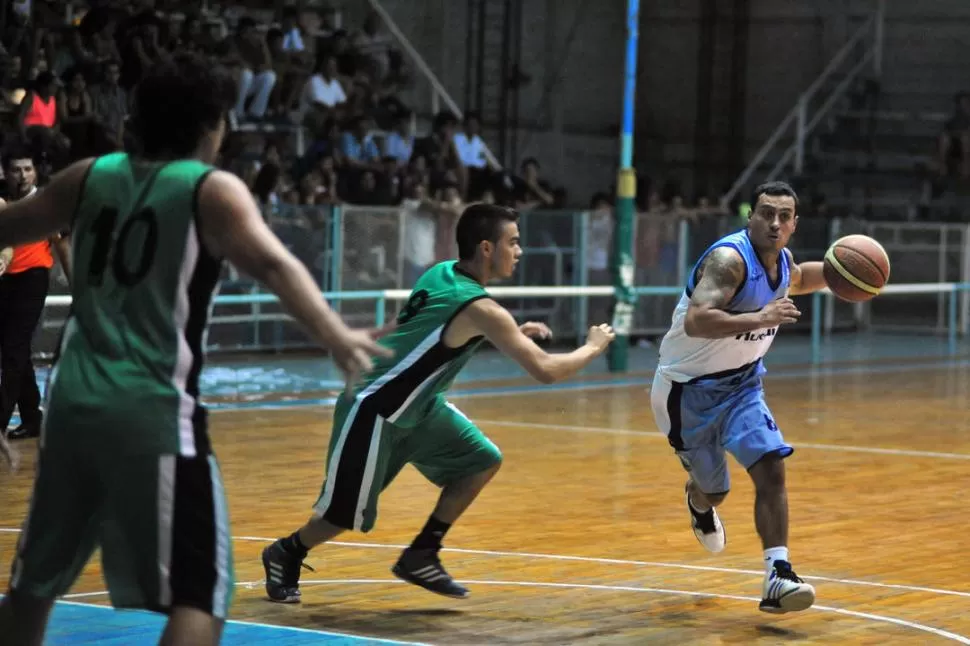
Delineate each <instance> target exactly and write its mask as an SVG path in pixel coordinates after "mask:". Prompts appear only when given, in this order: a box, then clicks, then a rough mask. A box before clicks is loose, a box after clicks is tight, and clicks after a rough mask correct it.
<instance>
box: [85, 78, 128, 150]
mask: <svg viewBox="0 0 970 646" xmlns="http://www.w3.org/2000/svg"><path fill="white" fill-rule="evenodd" d="M102 77H103V78H102V80H101V82H100V83H99V84H98V85H96V86H95V87H93V88H92V89H91V103H92V107H93V109H94V117H95V121H96V122H97V123H98V124H99V125H100V126H101V130H102V134H103V137H104V140H105V141H106V142H108V143H109V144H110V145H111V146H112V147H113V149H114V150H120V149H122V148H124V141H125V119H127V118H128V93H127V92H125V90H124V89H123V88H122V87H121V86H120V85H119V84H118V81H119V80H120V79H121V64H120V63H118V61H108V62H107V63H106V64H105V65H104V73H103V74H102ZM105 152H107V151H105Z"/></svg>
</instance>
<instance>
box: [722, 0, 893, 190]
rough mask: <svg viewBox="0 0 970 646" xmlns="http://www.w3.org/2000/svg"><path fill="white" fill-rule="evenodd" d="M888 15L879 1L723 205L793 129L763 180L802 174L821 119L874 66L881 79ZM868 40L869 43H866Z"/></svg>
mask: <svg viewBox="0 0 970 646" xmlns="http://www.w3.org/2000/svg"><path fill="white" fill-rule="evenodd" d="M885 15H886V2H885V0H876V9H875V11H874V12H873V14H872V15H871V16H870V17H869V18H868V19H867V20H866V21H865V22H864V23H863V24H862V25H861V26H860V27H859V28H858V29H857V30H856V31H855V33H854V34H853V35H852V37H851V38H849V40H848V42H846V43H845V45H843V46H842V48H841V49H840V50H839V51H838V52H837V53H836V54H835V56H833V57H832V60H831V61H829V64H828V65H826V67H825V69H824V70H822V73H821V74H819V76H818V78H816V79H815V81H813V82H812V84H811V85H809V86H808V88H807V89H806V90H805V91H804V92H802V94H801V95H800V96H799V97H798V101H796V102H795V105H794V106H793V107H792V109H791V110H790V111H789V112H788V114H787V115H786V116H785V118H784V119H782V121H781V123H780V124H778V127H777V128H775V131H774V132H772V133H771V136H769V137H768V139H767V140H766V141H765V143H764V144H763V145H762V146H761V148H760V149H759V150H758V152H757V153H755V156H754V158H753V159H752V160H751V161H750V162H749V163H748V166H747V167H746V168H745V169H744V171H742V173H741V174H740V175H739V176H738V178H737V179H736V180H735V181H734V184H732V185H731V188H729V189H728V191H727V192H726V193H725V194H724V195H723V196H722V197H721V204H722V205H725V206H726V205H727V204H728V203H730V202H731V200H733V199H734V198H735V197H736V196H737V194H738V192H739V191H741V190H742V189H743V188H744V187H745V186H747V184H748V182H749V181H750V180H751V176H752V175H754V173H755V172H756V171H757V170H758V169H760V168H761V167H762V165H763V164H764V162H765V159H766V158H767V157H768V155H770V154H771V153H773V152H777V151H778V149H779V142H781V141H782V137H784V136H785V135H786V134H788V133H789V131H790V130H791V129H792V128H794V132H793V133H792V134H793V137H792V139H791V140H790V141H789V142H788V143H787V146H786V147H785V148H784V150H783V152H782V153H781V157H780V158H779V159H778V161H777V162H776V163H775V165H774V166H773V167H772V168H771V170H770V171H769V172H768V174H767V175H765V176H764V180H763V181H769V182H770V181H771V180H774V179H776V178H777V177H778V175H779V173H781V172H782V171H783V170H784V169H785V168H786V167H787V166H788V165H789V164H791V167H792V171H793V173H794V174H795V175H799V174H801V173H802V171H803V170H804V167H805V145H806V142H807V141H808V138H809V136H810V135H811V134H812V132H813V131H814V130H815V128H816V127H817V126H818V124H819V123H821V121H822V119H824V118H825V117H826V116H828V114H829V112H831V110H832V108H834V107H835V105H836V103H837V102H838V101H839V99H841V98H842V97H843V96H844V95H845V93H846V92H847V91H848V90H849V88H850V87H851V86H852V84H853V82H855V80H856V79H857V78H858V77H859V75H860V74H861V73H862V72H863V70H865V69H866V67H867V66H868V65H869V64H870V63H872V66H873V70H872V71H873V74H874V75H875V76H876V77H878V76H880V75H881V74H882V49H883V33H884V32H883V29H884V23H885ZM867 39H868V42H866V40H867ZM863 43H865V48H864V49H863V51H862V52H861V57H859V58H858V59H857V60H856V61H855V62H854V63H852V64H851V67H849V68H848V71H846V72H845V76H844V77H843V78H842V80H841V81H840V82H839V83H838V84H837V85H836V86H835V87H834V88H832V89H831V91H829V93H828V95H827V96H822V95H821V90H822V87H823V86H824V85H825V83H826V81H828V80H829V78H831V77H832V75H833V74H835V73H836V72H838V71H840V70H842V69H844V68H845V65H844V63H846V61H847V60H848V59H849V56H850V55H851V54H853V53H854V52H858V46H859V45H860V44H863ZM818 99H821V104H820V105H819V106H818V107H817V108H815V109H814V111H813V112H812V113H811V114H810V109H811V106H812V104H813V102H814V101H815V100H818Z"/></svg>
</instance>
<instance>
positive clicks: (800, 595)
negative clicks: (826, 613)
mask: <svg viewBox="0 0 970 646" xmlns="http://www.w3.org/2000/svg"><path fill="white" fill-rule="evenodd" d="M813 603H815V588H813V587H812V586H811V585H809V584H807V583H805V582H804V581H802V580H801V579H799V578H798V575H797V574H795V571H794V570H792V569H791V563H789V562H788V561H775V564H774V567H773V568H772V570H771V573H770V574H768V575H767V576H766V577H765V583H764V586H763V587H762V591H761V604H759V606H758V609H759V610H761V611H762V612H770V613H772V614H776V615H781V614H784V613H786V612H798V611H799V610H806V609H808V608H811V607H812V604H813Z"/></svg>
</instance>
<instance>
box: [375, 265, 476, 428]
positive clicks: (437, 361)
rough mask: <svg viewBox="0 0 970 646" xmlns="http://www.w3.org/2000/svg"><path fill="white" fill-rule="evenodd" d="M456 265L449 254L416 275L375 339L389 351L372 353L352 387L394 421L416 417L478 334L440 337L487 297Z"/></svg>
mask: <svg viewBox="0 0 970 646" xmlns="http://www.w3.org/2000/svg"><path fill="white" fill-rule="evenodd" d="M456 265H457V263H456V261H454V260H448V261H445V262H441V263H438V264H437V265H434V266H433V267H431V268H430V269H428V271H426V272H425V273H424V274H423V275H422V276H421V278H419V279H418V282H417V283H416V284H415V285H414V289H413V290H412V292H411V298H410V299H409V300H408V302H407V304H406V305H405V306H404V308H403V309H402V310H401V313H400V315H398V319H397V322H398V326H397V328H396V329H395V330H394V331H393V332H391V333H390V334H388V335H387V336H386V337H384V338H383V339H381V344H382V345H385V346H387V347H389V348H391V349H392V350H394V357H392V358H390V359H385V358H382V357H381V358H377V359H376V360H375V365H374V369H373V370H372V371H371V372H370V373H368V375H367V376H366V377H365V379H364V381H363V383H362V385H360V386H359V387H358V390H357V393H356V394H357V399H358V401H361V400H363V398H364V397H368V399H369V401H373V402H374V404H375V405H376V406H377V407H378V411H379V413H380V414H381V415H382V416H383V417H385V418H386V419H387V420H388V421H390V422H392V423H394V424H397V425H399V426H405V427H406V426H411V425H413V424H415V423H417V422H418V421H420V420H421V418H422V417H423V416H424V415H425V414H426V413H427V411H428V410H429V408H430V406H431V405H432V404H433V403H434V402H435V401H436V400H437V396H438V395H439V394H440V393H442V392H444V391H446V390H447V389H448V388H449V387H450V386H451V384H452V382H454V380H455V377H456V376H457V375H458V372H459V371H460V370H461V369H462V367H463V366H464V365H465V364H466V363H467V362H468V360H469V359H470V358H471V356H472V354H474V352H475V350H476V349H477V348H478V346H479V345H480V344H481V342H482V340H483V339H482V337H477V338H474V339H472V340H470V341H469V342H468V343H466V344H465V345H464V346H462V347H460V348H449V347H448V346H446V345H445V344H444V342H443V341H442V336H443V335H444V331H445V329H446V328H447V327H448V324H449V323H450V322H451V320H452V319H454V318H455V316H457V315H458V314H459V313H460V312H461V311H462V310H463V309H464V308H465V307H467V306H468V305H469V304H470V303H472V302H473V301H476V300H478V299H480V298H488V292H486V291H485V288H484V287H483V286H482V285H481V283H479V282H478V281H477V280H475V279H474V278H473V277H472V276H470V275H469V274H467V273H465V272H463V271H462V270H461V269H458V267H457V266H456ZM371 396H373V397H371Z"/></svg>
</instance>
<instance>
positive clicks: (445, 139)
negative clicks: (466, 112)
mask: <svg viewBox="0 0 970 646" xmlns="http://www.w3.org/2000/svg"><path fill="white" fill-rule="evenodd" d="M457 124H458V120H457V119H455V116H454V115H453V114H451V113H450V112H439V113H438V114H437V115H435V119H434V130H433V131H432V132H431V134H430V135H428V136H427V137H423V138H421V139H418V140H417V141H415V142H414V152H413V155H414V156H420V157H424V158H425V161H426V162H427V164H428V169H429V170H430V173H431V190H432V192H434V191H436V190H438V189H440V188H441V187H443V186H444V184H445V176H446V174H447V173H448V171H456V172H457V174H458V176H459V180H461V179H463V178H464V175H465V167H464V166H463V165H462V163H461V160H460V158H459V157H458V151H457V149H456V148H455V137H454V134H455V126H456V125H457ZM459 184H462V185H463V184H464V182H462V181H459Z"/></svg>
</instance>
